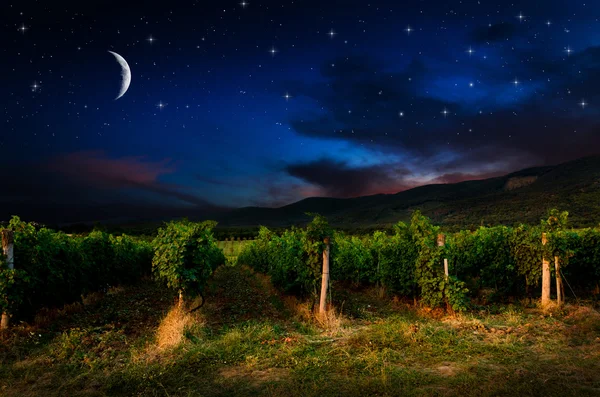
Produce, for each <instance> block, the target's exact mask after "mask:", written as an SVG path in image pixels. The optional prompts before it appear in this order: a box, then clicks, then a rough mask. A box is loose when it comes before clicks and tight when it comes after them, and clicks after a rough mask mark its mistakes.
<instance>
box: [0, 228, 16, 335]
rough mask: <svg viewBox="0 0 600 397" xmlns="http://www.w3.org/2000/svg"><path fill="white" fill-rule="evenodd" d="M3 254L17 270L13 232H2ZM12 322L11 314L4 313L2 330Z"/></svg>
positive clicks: (1, 324)
mask: <svg viewBox="0 0 600 397" xmlns="http://www.w3.org/2000/svg"><path fill="white" fill-rule="evenodd" d="M2 253H3V254H4V257H5V258H6V265H7V266H8V268H9V269H11V270H12V269H14V268H15V260H14V232H13V231H12V230H8V229H4V230H2ZM9 320H10V314H9V313H6V312H5V313H2V320H0V329H7V328H8V323H9Z"/></svg>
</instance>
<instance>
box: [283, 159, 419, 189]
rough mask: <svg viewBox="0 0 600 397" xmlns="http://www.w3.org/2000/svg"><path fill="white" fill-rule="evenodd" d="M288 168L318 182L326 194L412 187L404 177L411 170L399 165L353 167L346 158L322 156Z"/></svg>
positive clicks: (309, 180) (314, 182)
mask: <svg viewBox="0 0 600 397" xmlns="http://www.w3.org/2000/svg"><path fill="white" fill-rule="evenodd" d="M286 172H287V173H288V174H289V175H291V176H293V177H296V178H298V179H301V180H303V181H305V182H307V183H309V184H311V185H314V186H318V187H319V189H320V192H321V193H322V195H324V196H332V197H356V196H361V195H369V194H377V193H396V192H398V191H400V190H405V189H407V188H408V187H412V186H411V185H407V184H406V182H405V180H404V178H405V177H406V176H407V175H409V172H408V171H407V170H405V169H402V168H401V167H398V166H388V165H382V166H369V167H351V166H349V165H348V164H347V163H345V162H340V161H332V160H327V159H321V160H317V161H312V162H307V163H300V164H290V165H288V166H287V167H286Z"/></svg>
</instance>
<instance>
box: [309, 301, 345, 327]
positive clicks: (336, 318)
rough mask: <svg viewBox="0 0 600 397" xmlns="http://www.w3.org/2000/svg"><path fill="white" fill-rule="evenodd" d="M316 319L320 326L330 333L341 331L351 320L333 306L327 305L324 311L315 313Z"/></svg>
mask: <svg viewBox="0 0 600 397" xmlns="http://www.w3.org/2000/svg"><path fill="white" fill-rule="evenodd" d="M314 319H315V321H316V323H317V325H318V326H319V327H321V328H323V329H324V330H325V331H327V332H328V333H330V334H337V333H339V332H340V331H342V329H343V328H344V326H346V325H348V324H349V320H348V319H347V318H345V317H344V316H343V315H342V313H340V312H338V311H337V310H336V308H335V307H331V306H329V307H327V310H326V311H325V312H324V313H318V312H317V313H315V316H314Z"/></svg>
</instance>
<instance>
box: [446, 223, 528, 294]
mask: <svg viewBox="0 0 600 397" xmlns="http://www.w3.org/2000/svg"><path fill="white" fill-rule="evenodd" d="M510 236H511V229H510V228H508V227H505V226H496V227H490V228H486V227H480V228H479V229H477V230H476V231H474V232H470V231H461V232H458V233H455V234H454V235H452V236H449V238H448V241H447V245H448V249H447V251H446V252H447V255H448V260H449V262H450V263H451V264H452V268H453V272H454V273H455V274H456V275H460V278H461V279H462V280H464V281H465V282H466V283H467V285H468V286H469V288H470V289H471V290H472V291H476V290H478V289H493V290H494V291H496V294H497V295H499V296H505V295H510V294H514V293H516V292H517V291H518V289H519V287H520V284H519V282H518V280H519V278H518V273H517V269H516V264H515V262H514V260H513V258H512V256H511V249H510V248H511V247H510V244H509V241H510Z"/></svg>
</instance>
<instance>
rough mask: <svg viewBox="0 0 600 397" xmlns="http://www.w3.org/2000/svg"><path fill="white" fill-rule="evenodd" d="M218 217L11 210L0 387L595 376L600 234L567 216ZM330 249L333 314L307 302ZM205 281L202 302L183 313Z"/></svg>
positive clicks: (468, 382) (164, 389)
mask: <svg viewBox="0 0 600 397" xmlns="http://www.w3.org/2000/svg"><path fill="white" fill-rule="evenodd" d="M215 224H216V223H215V222H212V221H206V222H202V223H194V222H188V221H177V222H170V223H167V224H164V225H163V227H162V228H161V229H160V230H159V231H158V233H157V235H156V236H155V237H154V238H152V239H149V238H132V237H128V236H113V235H109V234H106V233H104V232H101V231H93V232H91V233H89V234H87V235H73V236H69V235H66V234H64V233H61V232H55V231H52V230H49V229H46V228H44V227H41V226H39V225H36V224H32V223H25V222H22V221H21V220H19V219H18V218H13V219H12V220H11V222H10V224H9V225H8V228H7V229H5V231H10V233H11V235H12V236H14V256H13V257H12V258H8V257H5V258H3V261H4V262H6V263H4V264H3V265H2V273H1V275H0V277H1V279H0V294H1V299H2V300H1V303H2V311H4V313H6V314H10V316H11V328H10V329H9V330H4V331H3V332H0V338H2V341H3V342H2V344H0V363H1V364H2V365H0V394H2V395H7V396H13V395H14V396H37V395H48V396H53V395H56V396H59V395H83V396H88V395H89V396H96V395H115V396H120V395H123V396H126V395H149V396H155V395H173V396H174V395H203V396H205V395H206V396H225V395H269V396H275V395H280V394H282V393H286V395H289V396H323V395H331V396H338V395H354V396H364V395H418V396H429V395H452V396H454V395H455V396H482V395H509V394H518V395H531V396H537V395H540V396H542V395H543V396H550V395H570V396H582V395H590V396H591V395H597V393H598V391H599V390H600V379H599V378H598V376H597V374H598V371H600V361H598V360H597V357H598V354H599V350H598V349H599V346H600V344H599V343H598V341H600V314H599V313H598V312H597V311H596V310H595V309H594V308H593V306H595V305H597V302H596V296H597V293H598V280H599V279H600V277H599V276H600V267H599V265H598V264H599V263H600V248H599V247H600V230H598V229H580V230H572V229H569V227H568V218H567V214H566V213H561V212H558V211H552V212H551V213H549V214H548V216H547V217H546V218H545V219H543V220H542V221H541V222H540V224H538V225H536V226H525V225H523V226H518V227H514V228H511V227H504V226H498V227H488V228H484V227H482V228H480V229H478V230H475V231H461V232H457V233H447V234H445V238H440V235H444V233H442V231H441V230H440V229H439V227H437V226H434V225H432V224H431V222H430V221H429V220H428V219H427V218H426V217H424V216H422V215H421V214H420V213H419V212H415V213H414V214H413V217H412V219H411V222H410V223H408V224H404V223H398V224H397V225H396V226H395V227H394V231H393V232H391V233H389V232H387V233H386V232H382V231H376V232H374V233H372V234H368V235H348V234H345V233H342V232H339V231H336V230H334V229H332V228H331V227H330V226H329V224H328V223H327V221H326V220H325V219H324V218H323V217H321V216H318V215H315V216H314V219H313V221H312V222H311V223H310V224H309V225H307V226H306V227H305V228H291V229H288V230H284V231H281V230H278V231H273V230H269V229H267V228H261V229H260V233H259V236H258V238H256V239H254V240H243V239H241V240H240V239H231V238H230V239H228V240H223V241H217V240H216V239H215V237H214V234H213V229H214V227H215ZM5 231H2V233H1V234H2V235H5V234H6V233H5ZM543 235H545V240H546V244H543V242H542V240H543V239H542V236H543ZM327 250H328V251H327ZM324 251H326V252H329V258H330V265H331V268H330V280H331V282H330V289H329V291H328V295H327V300H328V301H329V304H330V306H329V307H332V308H333V310H332V311H331V312H330V313H331V314H330V315H329V317H326V318H324V319H323V318H319V316H318V315H315V311H314V308H315V306H316V302H317V301H318V298H319V291H320V289H319V285H320V283H321V279H322V266H323V261H324V255H323V253H324ZM543 258H548V259H551V260H552V261H558V263H560V265H561V267H560V269H561V270H559V273H560V276H561V278H562V279H563V280H564V281H565V283H568V285H567V291H566V292H567V294H566V295H567V296H568V297H569V299H567V301H566V304H564V305H563V306H561V307H560V308H553V309H552V311H550V312H546V311H544V310H540V309H539V308H538V307H539V306H538V300H539V297H540V290H541V288H540V283H541V278H542V259H543ZM11 259H12V260H11ZM445 260H446V261H445ZM13 262H14V268H10V267H9V266H8V265H9V264H12V263H13ZM444 262H447V268H448V271H447V273H446V271H445V268H444ZM554 276H556V274H554ZM199 293H201V294H203V296H204V297H206V304H205V305H203V306H202V307H201V310H199V311H196V312H194V313H191V312H190V310H188V309H191V307H193V303H194V302H193V301H194V299H196V296H197V295H198V294H199ZM575 296H577V299H575ZM582 298H585V299H586V301H585V305H584V304H583V302H584V301H583V300H582ZM498 379H501V382H498ZM565 384H570V388H569V389H566V390H565V388H564V385H565Z"/></svg>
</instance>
